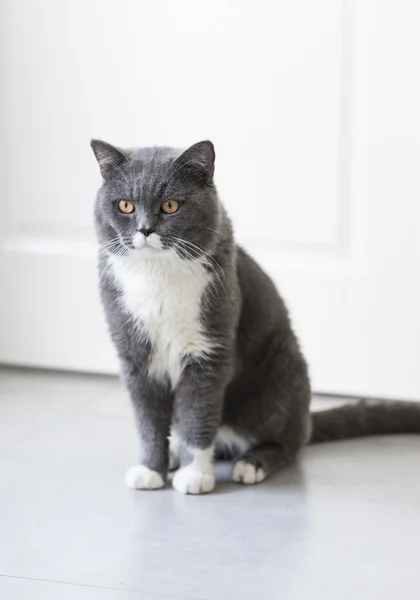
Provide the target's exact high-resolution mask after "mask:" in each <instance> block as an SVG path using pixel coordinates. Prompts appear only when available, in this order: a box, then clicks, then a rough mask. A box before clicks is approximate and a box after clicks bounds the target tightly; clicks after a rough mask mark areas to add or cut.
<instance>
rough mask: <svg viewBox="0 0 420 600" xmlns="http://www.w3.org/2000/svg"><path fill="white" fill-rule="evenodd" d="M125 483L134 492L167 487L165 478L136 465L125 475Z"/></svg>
mask: <svg viewBox="0 0 420 600" xmlns="http://www.w3.org/2000/svg"><path fill="white" fill-rule="evenodd" d="M125 483H126V484H127V485H128V487H131V488H133V489H134V490H157V489H159V488H161V487H163V486H164V485H165V482H164V481H163V477H162V476H161V475H160V474H159V473H158V472H157V471H152V470H151V469H149V468H148V467H145V466H144V465H134V467H130V468H129V469H128V471H127V473H126V474H125Z"/></svg>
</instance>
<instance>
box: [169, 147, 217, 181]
mask: <svg viewBox="0 0 420 600" xmlns="http://www.w3.org/2000/svg"><path fill="white" fill-rule="evenodd" d="M215 158H216V153H215V151H214V146H213V144H212V142H210V141H209V140H205V141H203V142H198V143H197V144H194V145H193V146H191V147H190V148H188V150H185V152H183V153H182V154H181V156H178V158H177V159H176V161H175V162H174V166H175V168H178V169H179V170H180V171H181V170H182V171H184V172H185V173H187V174H188V175H189V176H190V177H192V178H193V179H195V180H196V181H197V182H198V183H202V184H203V185H205V184H209V183H211V182H212V181H213V175H214V161H215Z"/></svg>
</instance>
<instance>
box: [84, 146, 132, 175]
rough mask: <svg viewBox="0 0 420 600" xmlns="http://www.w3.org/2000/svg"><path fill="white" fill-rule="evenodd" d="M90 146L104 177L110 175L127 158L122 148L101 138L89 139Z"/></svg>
mask: <svg viewBox="0 0 420 600" xmlns="http://www.w3.org/2000/svg"><path fill="white" fill-rule="evenodd" d="M90 146H91V148H92V150H93V152H94V154H95V156H96V160H97V161H98V164H99V168H100V170H101V174H102V177H103V178H104V179H109V178H110V177H112V175H113V174H114V173H115V172H116V171H118V170H119V169H120V167H121V165H122V164H123V163H125V162H126V161H127V160H128V158H127V156H126V155H125V154H124V152H123V151H122V150H119V149H118V148H115V146H111V144H107V142H103V141H102V140H91V141H90Z"/></svg>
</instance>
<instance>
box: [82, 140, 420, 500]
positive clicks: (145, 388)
mask: <svg viewBox="0 0 420 600" xmlns="http://www.w3.org/2000/svg"><path fill="white" fill-rule="evenodd" d="M91 146H92V149H93V151H94V154H95V156H96V159H97V161H98V163H99V167H100V171H101V174H102V178H103V183H102V186H101V188H100V189H99V191H98V194H97V199H96V204H95V222H96V231H97V236H98V241H99V248H100V252H99V273H100V289H101V297H102V302H103V306H104V309H105V314H106V318H107V321H108V326H109V331H110V335H111V338H112V340H113V342H114V344H115V347H116V349H117V352H118V355H119V359H120V362H121V371H122V377H123V380H124V382H125V385H126V387H127V389H128V392H129V394H130V397H131V400H132V404H133V406H134V413H135V417H136V422H137V426H138V431H139V438H140V461H139V464H137V465H136V466H134V467H132V468H130V469H129V470H128V472H127V474H126V483H127V484H128V485H129V486H130V487H132V488H135V489H158V488H161V487H163V486H164V485H165V483H166V481H167V476H168V471H169V470H170V469H175V473H174V476H173V486H174V488H175V489H176V490H177V491H179V492H181V493H185V494H201V493H206V492H210V491H211V490H212V489H213V488H214V486H215V475H214V466H213V461H214V458H215V457H216V458H218V457H225V458H230V459H233V461H234V462H233V468H232V479H233V481H235V482H238V483H243V484H256V483H260V482H262V481H263V480H264V479H266V478H267V477H268V476H269V475H270V474H272V473H273V472H275V471H277V470H279V469H282V468H284V467H286V466H287V465H290V464H291V463H293V462H294V461H295V459H296V457H297V456H298V454H299V452H300V450H301V449H302V447H303V446H304V445H305V444H307V443H312V442H320V441H329V440H337V439H343V438H347V437H355V436H360V435H371V434H376V433H378V434H379V433H392V432H420V406H419V405H416V404H414V403H408V402H405V403H400V402H395V403H392V402H388V403H386V402H385V403H381V402H379V403H378V402H373V401H362V402H361V403H359V404H357V405H349V406H344V407H339V408H333V409H330V410H327V411H323V412H317V413H313V414H311V413H310V411H309V404H310V400H311V386H310V380H309V375H308V367H307V363H306V360H305V358H304V356H303V354H302V351H301V349H300V346H299V343H298V340H297V338H296V335H295V333H294V331H293V329H292V326H291V322H290V319H289V315H288V311H287V308H286V306H285V304H284V302H283V300H282V298H281V296H280V295H279V293H278V291H277V290H276V287H275V286H274V284H273V282H272V281H271V280H270V278H269V277H268V276H267V275H266V274H265V273H264V271H263V270H262V269H261V267H259V265H258V264H257V263H256V262H255V261H254V260H253V259H252V258H251V257H250V256H249V255H248V254H247V253H246V251H245V250H244V249H243V248H241V247H240V246H238V245H237V244H236V243H235V239H234V236H233V231H232V225H231V222H230V220H229V218H228V215H227V213H226V210H225V208H224V206H223V204H222V202H221V201H220V198H219V196H218V193H217V191H216V187H215V184H214V164H215V151H214V146H213V144H212V143H211V142H210V141H202V142H199V143H197V144H194V145H193V146H191V147H190V148H188V149H187V150H185V151H180V150H176V149H173V148H166V147H155V148H141V149H134V150H121V149H119V148H116V147H114V146H112V145H110V144H108V143H105V142H103V141H100V140H92V142H91ZM255 225H256V227H263V213H262V212H261V214H260V216H258V208H257V209H256V221H255Z"/></svg>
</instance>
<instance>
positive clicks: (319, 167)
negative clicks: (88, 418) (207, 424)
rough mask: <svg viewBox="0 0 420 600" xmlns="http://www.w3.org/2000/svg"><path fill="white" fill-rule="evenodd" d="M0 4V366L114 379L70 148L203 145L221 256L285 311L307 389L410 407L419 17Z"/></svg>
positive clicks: (331, 10)
mask: <svg viewBox="0 0 420 600" xmlns="http://www.w3.org/2000/svg"><path fill="white" fill-rule="evenodd" d="M2 6H3V10H6V11H7V15H6V18H5V19H4V23H6V35H5V36H3V39H2V42H1V43H2V44H4V47H5V48H4V50H5V53H4V54H3V55H4V56H6V61H5V62H4V63H3V64H2V80H4V84H5V86H6V89H7V98H6V107H5V110H4V111H2V113H1V114H2V116H1V117H0V118H1V119H2V125H3V130H4V131H5V139H6V141H7V144H6V145H5V147H6V148H7V152H4V147H3V150H2V158H3V160H2V174H4V176H3V177H2V182H1V186H2V187H1V203H2V214H3V218H2V223H1V224H0V228H1V229H0V231H1V232H2V237H1V244H0V271H1V277H2V279H1V281H2V294H1V298H0V309H1V310H0V326H1V330H2V337H1V340H0V360H2V361H5V362H11V363H19V364H30V365H38V366H47V367H56V368H69V369H78V370H79V369H80V370H86V371H100V372H115V371H116V369H117V363H116V359H115V355H114V351H113V349H112V347H111V344H110V342H109V341H108V338H107V335H106V328H105V325H104V320H103V316H102V312H101V307H100V304H99V299H98V293H97V283H96V273H95V263H96V259H95V242H94V230H93V224H92V207H93V198H94V195H95V190H96V188H97V187H98V185H99V184H100V178H99V173H98V169H97V165H96V164H95V161H94V158H93V155H92V154H91V150H90V148H89V143H88V142H89V138H90V137H101V138H103V139H105V140H108V141H110V142H112V143H115V144H121V145H126V146H130V145H154V144H167V145H176V146H186V145H189V144H191V143H194V142H195V141H198V140H200V139H204V138H211V139H212V140H213V141H214V143H215V145H216V153H217V167H216V169H217V170H216V172H217V176H216V182H217V184H218V188H219V191H220V194H221V196H222V199H223V201H224V202H225V204H226V206H227V208H228V210H229V213H230V214H231V216H232V218H233V220H234V223H235V230H236V232H237V238H238V241H240V242H241V243H242V244H243V245H245V246H246V247H247V248H248V249H249V250H250V251H251V252H252V253H253V254H254V255H255V256H256V257H257V258H258V259H259V260H260V262H261V263H262V264H263V266H264V267H265V268H266V269H267V270H268V271H269V272H270V273H271V275H272V276H273V278H274V279H275V281H276V283H277V285H278V286H279V288H280V289H281V291H282V293H283V294H284V296H285V298H286V300H287V301H288V304H289V305H290V307H291V312H292V316H293V319H294V321H295V323H296V328H297V330H298V333H299V336H300V338H301V340H302V343H303V346H304V349H305V352H306V354H307V355H308V358H309V361H310V364H311V371H312V377H313V384H314V387H315V389H317V390H319V391H324V392H332V393H350V394H358V395H360V394H366V395H373V396H389V397H406V398H418V397H420V370H419V369H418V356H419V354H420V352H419V351H420V342H419V339H420V319H419V317H418V315H417V306H419V305H420V290H419V284H418V277H417V276H416V275H415V274H416V272H418V264H419V258H420V249H419V241H418V233H417V229H418V226H417V222H418V217H419V216H420V215H419V208H418V206H419V203H418V198H419V191H420V184H419V182H418V177H417V168H415V165H416V167H417V164H418V157H419V150H420V148H419V144H420V142H419V140H420V123H419V118H418V106H419V100H420V98H419V95H420V91H419V86H418V85H417V84H416V81H415V78H413V73H418V72H419V67H420V64H419V63H420V42H419V41H418V35H417V31H416V26H415V24H416V22H417V23H418V17H419V16H420V14H419V13H420V7H417V5H415V3H399V2H397V1H396V0H395V1H394V0H387V1H385V2H380V1H379V0H376V1H370V0H366V1H365V2H363V1H361V0H360V1H354V2H352V1H351V0H343V1H342V2H340V1H337V0H319V1H318V2H312V1H311V0H295V1H294V2H293V3H292V2H289V1H288V0H282V1H278V0H277V1H275V0H266V1H264V2H262V3H261V2H258V3H257V2H255V1H254V0H252V1H251V0H246V1H244V2H241V3H239V2H224V1H223V0H217V1H214V2H212V3H211V7H210V8H209V9H208V10H206V11H205V14H204V12H203V4H202V3H197V2H194V1H193V0H178V2H176V3H174V2H171V1H170V0H166V1H165V0H157V1H154V2H151V1H148V0H143V1H135V0H124V1H122V2H120V3H114V2H111V1H110V0H106V1H103V2H101V3H99V2H88V3H86V2H82V0H76V1H75V2H72V3H67V4H66V5H65V4H63V3H57V2H54V0H39V2H37V3H36V4H34V3H31V2H28V1H27V0H14V1H13V2H12V1H9V2H5V3H3V5H2ZM415 174H416V175H415Z"/></svg>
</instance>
